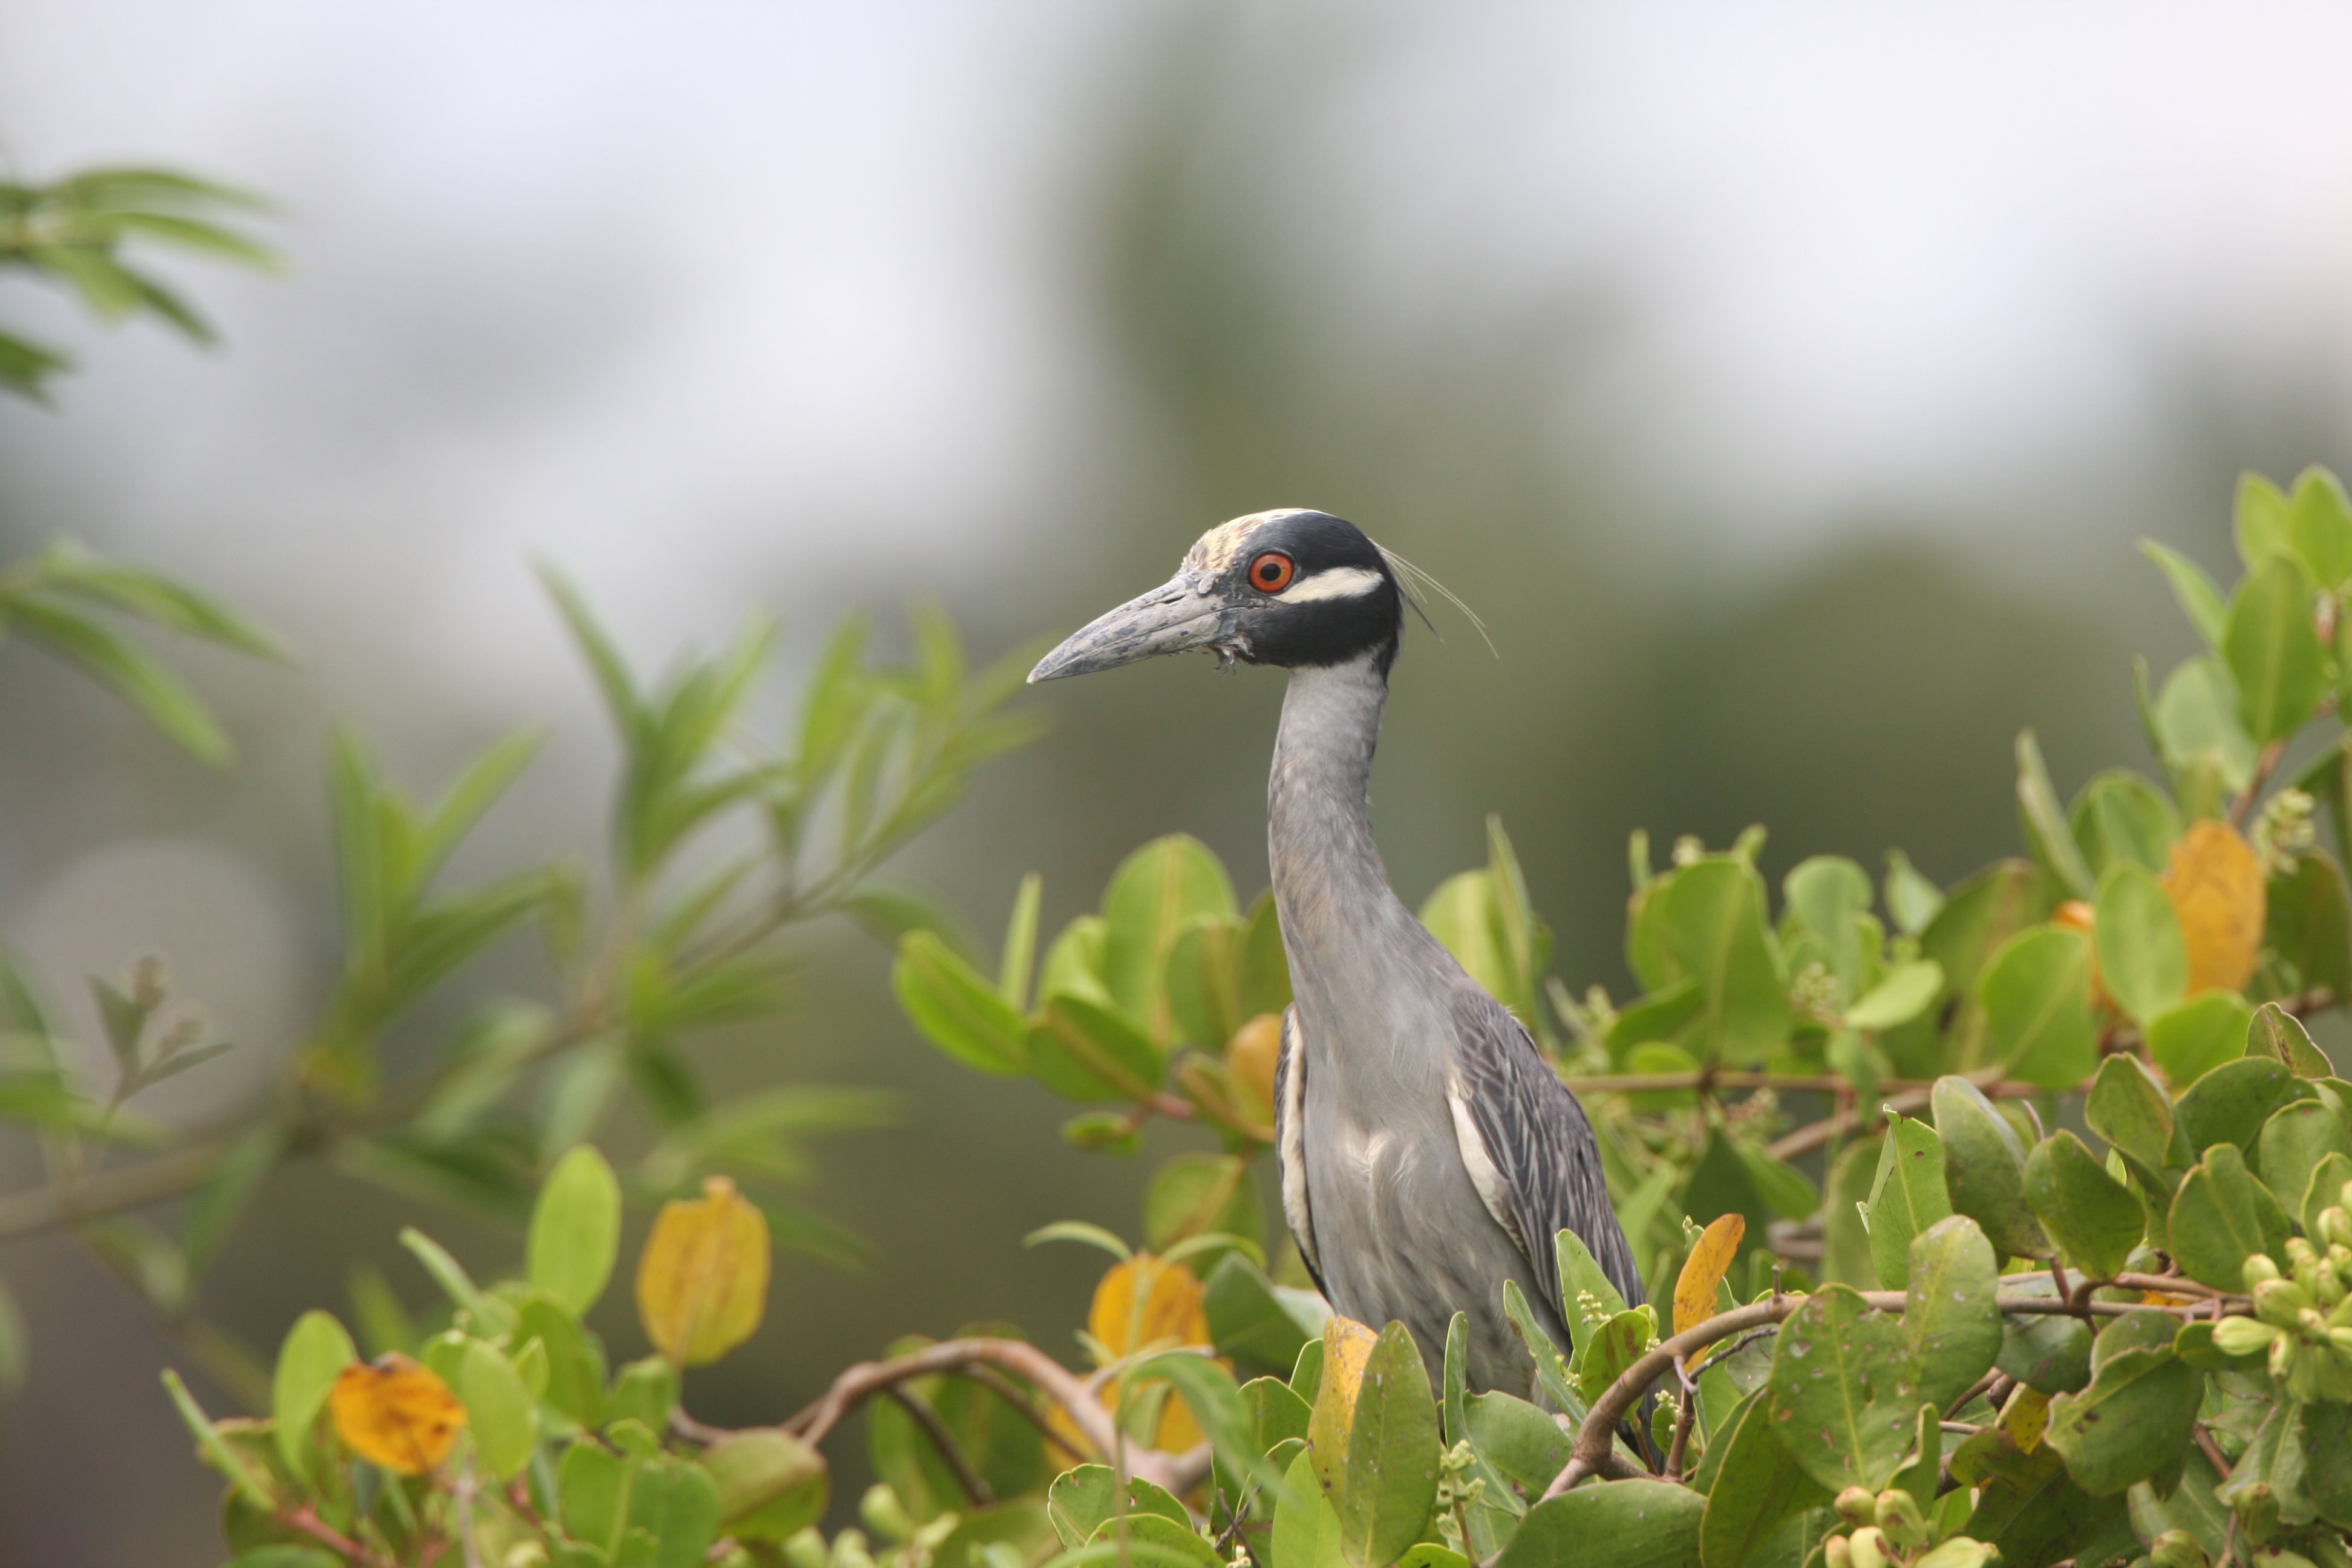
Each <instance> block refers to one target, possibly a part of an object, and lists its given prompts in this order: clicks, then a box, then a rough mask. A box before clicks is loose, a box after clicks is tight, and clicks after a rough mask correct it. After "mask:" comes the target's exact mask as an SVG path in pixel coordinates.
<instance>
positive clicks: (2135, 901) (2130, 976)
mask: <svg viewBox="0 0 2352 1568" xmlns="http://www.w3.org/2000/svg"><path fill="white" fill-rule="evenodd" d="M2093 929H2094V931H2095V933H2096V940H2097V948H2098V954H2099V976H2100V979H2101V981H2102V982H2103V983H2104V984H2105V986H2106V988H2107V994H2109V995H2111V996H2113V997H2114V998H2115V999H2116V1005H2119V1006H2120V1007H2122V1008H2123V1010H2124V1012H2125V1013H2126V1015H2128V1016H2130V1017H2131V1018H2132V1019H2133V1021H2134V1022H2136V1023H2140V1024H2145V1023H2147V1021H2148V1020H2149V1019H2150V1018H2153V1017H2155V1016H2157V1015H2158V1013H2161V1012H2163V1011H2164V1010H2165V1009H2167V1008H2168V1007H2170V1006H2172V1005H2174V1004H2175V1003H2177V1002H2179V1000H2180V998H2181V996H2182V995H2183V994H2185V993H2186V992H2187V991H2188V989H2189V944H2188V942H2187V941H2186V939H2185V938H2183V936H2182V935H2181V931H2180V920H2179V916H2177V915H2176V914H2174V913H2173V909H2172V898H2171V895H2170V894H2168V893H2167V892H2166V891H2165V890H2164V884H2163V883H2162V882H2159V881H2158V880H2157V878H2156V873H2155V872H2153V871H2151V870H2149V869H2148V868H2147V867H2146V866H2143V865H2141V864H2140V863H2139V862H2138V861H2137V860H2130V859H2126V860H2122V861H2118V862H2117V863H2116V864H2115V865H2112V866H2110V867H2108V868H2107V872H2106V876H2105V878H2104V879H2102V880H2101V881H2100V883H2099V907H2098V921H2097V923H2096V924H2095V927H2094V928H2093Z"/></svg>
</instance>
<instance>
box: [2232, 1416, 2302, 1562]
mask: <svg viewBox="0 0 2352 1568" xmlns="http://www.w3.org/2000/svg"><path fill="white" fill-rule="evenodd" d="M2262 1404H2263V1415H2262V1425H2261V1426H2258V1427H2256V1428H2255V1429H2254V1433H2253V1436H2252V1441H2250V1442H2248V1443H2247V1445H2246V1448H2245V1452H2243V1453H2242V1454H2240V1455H2239V1456H2238V1462H2237V1463H2236V1464H2235V1465H2233V1466H2231V1468H2230V1474H2229V1475H2228V1477H2226V1478H2225V1479H2223V1480H2222V1482H2221V1485H2220V1486H2218V1487H2216V1488H2214V1489H2213V1496H2214V1498H2215V1500H2218V1501H2220V1502H2221V1503H2224V1504H2228V1505H2231V1507H2232V1508H2233V1509H2234V1508H2237V1507H2238V1506H2239V1505H2241V1504H2242V1503H2245V1502H2250V1501H2252V1499H2249V1498H2246V1497H2245V1496H2244V1495H2243V1494H2245V1493H2246V1492H2248V1491H2251V1490H2252V1489H2255V1488H2258V1487H2259V1488H2262V1489H2264V1490H2265V1491H2266V1492H2267V1493H2268V1494H2269V1495H2268V1497H2267V1498H2266V1499H2264V1501H2265V1502H2266V1503H2267V1504H2268V1505H2269V1508H2268V1509H2258V1510H2256V1511H2265V1512H2270V1513H2271V1517H2272V1518H2273V1521H2284V1522H2285V1523H2287V1524H2289V1525H2300V1524H2308V1523H2310V1522H2311V1521H2312V1520H2313V1519H2315V1517H2317V1514H2318V1509H2317V1507H2316V1505H2315V1500H2314V1499H2313V1497H2312V1495H2311V1489H2310V1472H2309V1470H2308V1468H2306V1466H2305V1458H2304V1456H2305V1447H2304V1444H2303V1440H2302V1438H2303V1412H2304V1408H2305V1407H2304V1405H2302V1403H2301V1402H2300V1401H2298V1400H2293V1399H2280V1398H2277V1397H2275V1396H2273V1397H2270V1398H2267V1399H2264V1400H2263V1402H2262ZM2273 1510H2274V1511H2273ZM2244 1517H2245V1515H2244V1513H2243V1512H2241V1513H2240V1518H2241V1520H2243V1518H2244ZM2258 1561H2259V1559H2258Z"/></svg>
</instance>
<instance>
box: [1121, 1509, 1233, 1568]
mask: <svg viewBox="0 0 2352 1568" xmlns="http://www.w3.org/2000/svg"><path fill="white" fill-rule="evenodd" d="M1090 1544H1092V1545H1094V1546H1096V1547H1097V1548H1103V1547H1108V1548H1112V1549H1114V1550H1115V1551H1116V1553H1117V1555H1118V1556H1120V1557H1128V1558H1130V1559H1132V1560H1134V1561H1138V1562H1143V1563H1152V1564H1155V1565H1156V1568H1224V1559H1223V1558H1222V1557H1220V1556H1218V1555H1217V1549H1216V1548H1215V1547H1214V1546H1212V1545H1211V1544H1210V1543H1209V1542H1206V1541H1203V1540H1202V1539H1201V1537H1200V1535H1199V1534H1198V1533H1197V1532H1196V1531H1194V1530H1193V1529H1192V1526H1191V1525H1190V1524H1189V1523H1187V1524H1177V1523H1174V1522H1172V1521H1169V1520H1165V1519H1162V1518H1160V1516H1159V1515H1158V1514H1156V1513H1138V1514H1129V1515H1128V1516H1126V1517H1125V1518H1124V1519H1114V1520H1111V1521H1108V1522H1106V1523H1105V1524H1104V1525H1103V1526H1102V1527H1101V1528H1100V1529H1099V1530H1097V1531H1095V1537H1094V1540H1093V1542H1090Z"/></svg>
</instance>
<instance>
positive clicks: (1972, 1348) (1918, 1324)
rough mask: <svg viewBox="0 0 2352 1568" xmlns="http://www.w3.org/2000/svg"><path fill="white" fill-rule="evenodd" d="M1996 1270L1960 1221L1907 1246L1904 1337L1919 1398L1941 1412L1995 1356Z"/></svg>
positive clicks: (1984, 1244) (1971, 1226)
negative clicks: (1908, 1267)
mask: <svg viewBox="0 0 2352 1568" xmlns="http://www.w3.org/2000/svg"><path fill="white" fill-rule="evenodd" d="M1999 1289H2000V1260H1999V1259H1998V1258H1995V1257H1994V1256H1993V1250H1992V1243H1991V1242H1990V1241H1988V1240H1986V1239H1985V1233H1984V1232H1983V1230H1981V1229H1980V1228H1979V1226H1978V1225H1977V1222H1976V1221H1974V1220H1972V1219H1970V1218H1969V1217H1968V1216H1967V1215H1952V1216H1950V1217H1949V1218H1948V1219H1941V1220H1937V1222H1936V1223H1935V1224H1934V1225H1931V1226H1928V1227H1927V1229H1926V1230H1923V1231H1921V1232H1920V1233H1919V1235H1918V1237H1917V1238H1916V1239H1915V1240H1914V1241H1913V1242H1912V1243H1911V1277H1910V1282H1909V1283H1908V1284H1907V1285H1906V1287H1905V1288H1904V1307H1903V1338H1904V1342H1905V1344H1906V1347H1907V1349H1908V1351H1909V1353H1910V1357H1911V1360H1912V1362H1913V1363H1915V1364H1916V1366H1917V1368H1918V1397H1919V1398H1920V1399H1922V1400H1925V1401H1927V1403H1929V1404H1932V1405H1936V1406H1937V1408H1939V1409H1940V1408H1941V1407H1943V1406H1944V1405H1949V1404H1950V1403H1951V1402H1952V1401H1953V1400H1954V1399H1957V1398H1958V1397H1959V1395H1960V1394H1962V1393H1963V1392H1964V1391H1966V1390H1967V1389H1968V1388H1969V1385H1970V1384H1974V1383H1975V1382H1976V1380H1977V1379H1978V1378H1979V1377H1981V1376H1983V1375H1984V1373H1985V1371H1986V1369H1988V1368H1989V1367H1990V1366H1991V1365H1992V1363H1993V1359H1994V1358H1995V1357H1996V1356H1998V1355H1999V1354H2000V1340H2001V1331H2000V1313H1999V1312H1997V1311H1995V1310H1994V1309H1993V1297H1994V1295H1995V1294H1996V1293H1997V1292H1998V1291H1999Z"/></svg>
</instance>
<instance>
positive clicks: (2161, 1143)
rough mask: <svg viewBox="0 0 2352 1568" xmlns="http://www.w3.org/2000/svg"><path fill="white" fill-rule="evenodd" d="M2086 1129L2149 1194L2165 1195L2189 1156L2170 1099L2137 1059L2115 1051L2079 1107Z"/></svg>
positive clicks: (2105, 1062)
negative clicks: (2109, 1147) (2109, 1146)
mask: <svg viewBox="0 0 2352 1568" xmlns="http://www.w3.org/2000/svg"><path fill="white" fill-rule="evenodd" d="M2083 1119H2084V1121H2087V1122H2088V1123H2089V1124H2090V1127H2091V1131H2094V1132H2096V1133H2097V1134H2098V1135H2099V1136H2100V1137H2102V1138H2104V1139H2105V1140H2106V1141H2107V1142H2108V1143H2110V1144H2112V1145H2113V1146H2114V1148H2115V1150H2116V1152H2117V1153H2119V1154H2121V1155H2122V1156H2123V1157H2124V1160H2125V1163H2126V1164H2128V1165H2129V1166H2130V1167H2131V1171H2132V1174H2133V1176H2134V1177H2136V1178H2137V1180H2138V1182H2139V1184H2140V1186H2141V1187H2142V1188H2143V1189H2144V1190H2146V1191H2147V1193H2148V1194H2151V1195H2161V1196H2165V1197H2169V1196H2170V1195H2171V1193H2172V1189H2173V1188H2174V1187H2176V1186H2178V1185H2179V1180H2180V1178H2179V1174H2178V1173H2179V1172H2180V1171H2182V1170H2184V1169H2186V1168H2187V1167H2188V1165H2189V1163H2190V1161H2191V1160H2193V1159H2194V1158H2195V1154H2194V1152H2193V1151H2192V1150H2190V1148H2189V1140H2188V1139H2187V1138H2185V1137H2183V1136H2181V1135H2180V1132H2179V1128H2178V1126H2177V1124H2176V1123H2175V1122H2174V1121H2173V1116H2172V1100H2171V1099H2170V1097H2169V1096H2168V1095H2167V1094H2166V1093H2165V1092H2164V1088H2163V1086H2162V1085H2160V1084H2158V1082H2157V1081H2156V1079H2154V1078H2153V1077H2152V1076H2151V1075H2150V1074H2149V1072H2148V1070H2147V1068H2145V1067H2143V1066H2142V1065H2141V1064H2140V1060H2139V1058H2137V1057H2134V1056H2131V1055H2129V1054H2127V1053H2118V1054H2116V1055H2115V1056H2111V1057H2109V1058H2106V1059H2105V1061H2103V1062H2101V1063H2100V1064H2099V1076H2098V1078H2097V1079H2095V1080H2094V1081H2093V1083H2092V1085H2091V1093H2090V1096H2089V1098H2088V1100H2087V1101H2086V1102H2085V1103H2084V1108H2083Z"/></svg>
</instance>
